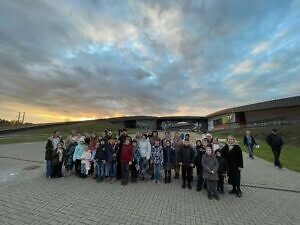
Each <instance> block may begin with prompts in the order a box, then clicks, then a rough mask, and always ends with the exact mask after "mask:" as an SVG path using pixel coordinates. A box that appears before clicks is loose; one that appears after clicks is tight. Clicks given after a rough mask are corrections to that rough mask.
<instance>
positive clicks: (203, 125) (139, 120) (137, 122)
mask: <svg viewBox="0 0 300 225" xmlns="http://www.w3.org/2000/svg"><path fill="white" fill-rule="evenodd" d="M109 121H110V122H111V123H113V124H118V125H119V126H120V127H126V128H138V129H141V130H148V129H149V130H167V129H168V130H175V129H176V130H178V129H189V130H195V131H199V132H205V131H207V118H206V117H200V116H171V117H153V116H132V117H118V118H111V119H109Z"/></svg>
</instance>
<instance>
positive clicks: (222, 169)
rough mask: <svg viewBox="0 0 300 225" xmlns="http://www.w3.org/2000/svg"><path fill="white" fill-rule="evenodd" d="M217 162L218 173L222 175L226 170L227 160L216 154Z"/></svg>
mask: <svg viewBox="0 0 300 225" xmlns="http://www.w3.org/2000/svg"><path fill="white" fill-rule="evenodd" d="M216 158H217V160H218V163H219V169H218V174H219V175H222V174H224V173H227V172H228V165H227V161H226V160H225V159H223V158H222V157H218V156H216Z"/></svg>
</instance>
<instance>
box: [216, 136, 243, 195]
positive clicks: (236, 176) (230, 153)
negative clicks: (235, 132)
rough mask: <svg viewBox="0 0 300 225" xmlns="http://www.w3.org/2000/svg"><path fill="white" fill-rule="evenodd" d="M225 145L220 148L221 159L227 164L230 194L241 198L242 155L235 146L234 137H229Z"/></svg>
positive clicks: (239, 149) (237, 146)
mask: <svg viewBox="0 0 300 225" xmlns="http://www.w3.org/2000/svg"><path fill="white" fill-rule="evenodd" d="M227 142H228V143H227V144H226V145H225V146H224V147H223V148H222V150H221V153H222V157H223V158H224V159H226V161H227V164H228V176H229V180H228V183H229V184H231V185H232V190H231V191H230V192H229V193H230V194H236V196H237V197H239V198H240V197H242V191H241V189H240V185H241V170H242V168H243V167H244V166H243V154H242V150H241V148H240V146H239V145H237V144H236V141H235V137H233V136H232V135H229V136H228V137H227Z"/></svg>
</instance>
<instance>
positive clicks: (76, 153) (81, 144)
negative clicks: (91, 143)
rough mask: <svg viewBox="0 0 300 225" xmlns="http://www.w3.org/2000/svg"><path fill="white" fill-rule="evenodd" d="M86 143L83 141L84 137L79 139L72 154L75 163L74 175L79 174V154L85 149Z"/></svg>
mask: <svg viewBox="0 0 300 225" xmlns="http://www.w3.org/2000/svg"><path fill="white" fill-rule="evenodd" d="M86 147H87V146H86V145H85V142H84V137H81V138H80V139H79V144H78V145H77V146H76V148H75V151H74V154H73V162H74V163H75V170H76V175H77V176H78V177H79V176H80V174H81V168H80V166H81V155H82V153H83V152H84V151H85V149H86Z"/></svg>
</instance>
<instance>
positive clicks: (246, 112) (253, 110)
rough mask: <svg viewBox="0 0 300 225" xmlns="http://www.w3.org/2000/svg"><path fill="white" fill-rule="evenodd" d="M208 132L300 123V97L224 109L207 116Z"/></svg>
mask: <svg viewBox="0 0 300 225" xmlns="http://www.w3.org/2000/svg"><path fill="white" fill-rule="evenodd" d="M207 120H208V130H209V131H211V130H220V129H231V128H240V127H245V126H247V127H251V126H268V125H285V124H295V123H299V122H300V96H296V97H290V98H283V99H278V100H272V101H266V102H260V103H255V104H250V105H245V106H240V107H235V108H229V109H224V110H221V111H218V112H215V113H212V114H210V115H207Z"/></svg>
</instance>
